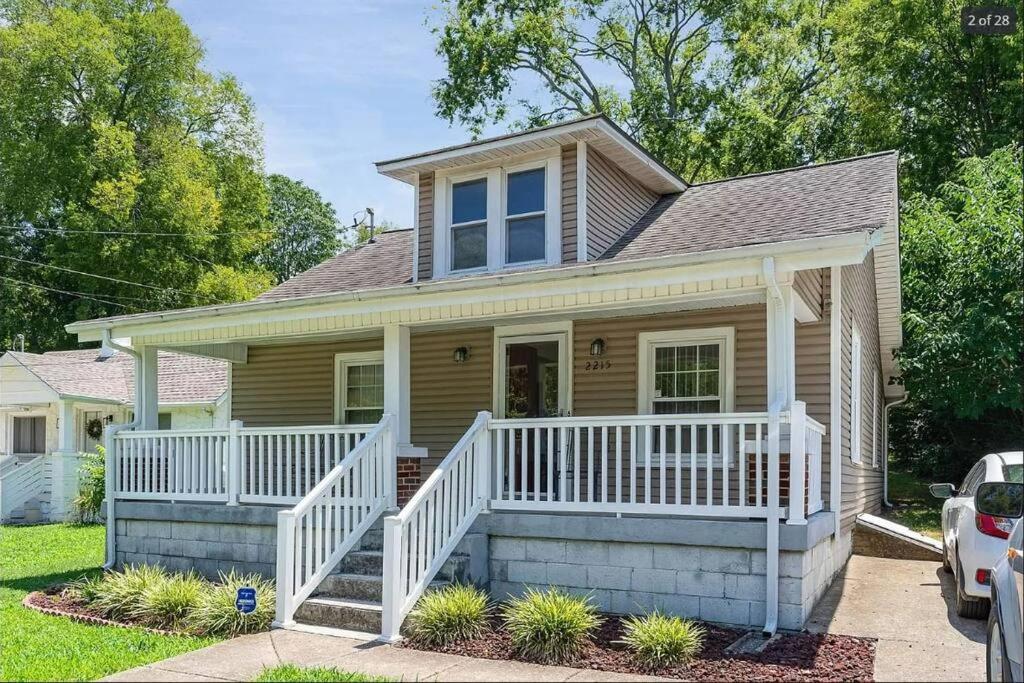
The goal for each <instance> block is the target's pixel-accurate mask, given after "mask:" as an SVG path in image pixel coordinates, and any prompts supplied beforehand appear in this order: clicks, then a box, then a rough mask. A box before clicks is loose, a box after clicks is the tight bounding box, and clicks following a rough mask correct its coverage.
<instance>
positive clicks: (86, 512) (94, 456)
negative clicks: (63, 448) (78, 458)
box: [71, 446, 106, 524]
mask: <svg viewBox="0 0 1024 683" xmlns="http://www.w3.org/2000/svg"><path fill="white" fill-rule="evenodd" d="M81 455H82V462H81V463H80V464H79V467H78V495H77V496H75V499H74V500H73V501H71V517H72V519H73V521H75V522H79V523H82V524H88V523H91V522H95V521H97V520H98V519H99V517H100V509H101V508H102V506H103V497H104V495H105V494H106V478H105V465H104V463H105V460H106V450H104V448H103V446H97V447H96V452H95V453H82V454H81Z"/></svg>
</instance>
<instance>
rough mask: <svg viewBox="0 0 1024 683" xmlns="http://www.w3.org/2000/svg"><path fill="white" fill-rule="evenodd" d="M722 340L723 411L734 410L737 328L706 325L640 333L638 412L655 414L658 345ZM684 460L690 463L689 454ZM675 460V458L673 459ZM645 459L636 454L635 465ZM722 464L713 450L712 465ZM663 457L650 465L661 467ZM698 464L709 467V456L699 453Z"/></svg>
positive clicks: (720, 341)
mask: <svg viewBox="0 0 1024 683" xmlns="http://www.w3.org/2000/svg"><path fill="white" fill-rule="evenodd" d="M715 343H718V344H721V345H722V347H723V348H722V352H721V353H720V354H719V367H718V370H719V373H720V377H721V380H722V394H721V400H722V412H723V413H731V412H733V411H734V410H735V390H736V328H734V327H704V328H695V329H685V330H661V331H658V332H641V333H640V334H639V335H638V336H637V349H636V353H637V383H636V386H637V395H636V404H637V414H638V415H652V414H654V396H653V389H654V350H655V349H656V348H658V347H659V346H666V345H673V344H715ZM684 461H685V462H686V463H687V464H689V462H690V461H689V458H688V457H687V458H685V459H684ZM673 462H674V461H673ZM644 464H645V463H644V461H643V459H641V458H636V459H635V461H634V462H633V466H634V467H636V468H642V467H644ZM721 464H722V455H721V453H712V454H711V466H712V467H714V466H720V465H721ZM660 466H661V458H660V457H657V456H655V457H653V458H651V467H660ZM697 466H698V467H707V466H708V463H707V456H706V455H705V454H701V455H699V456H697Z"/></svg>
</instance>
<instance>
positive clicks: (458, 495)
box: [381, 411, 491, 642]
mask: <svg viewBox="0 0 1024 683" xmlns="http://www.w3.org/2000/svg"><path fill="white" fill-rule="evenodd" d="M490 423H491V413H489V412H488V411H481V412H480V413H477V416H476V420H474V421H473V424H472V425H470V427H469V429H467V430H466V433H465V434H463V435H462V438H461V439H459V441H458V443H456V444H455V445H454V446H453V447H452V449H451V450H450V451H449V452H448V455H447V456H445V458H444V460H442V461H441V464H440V465H438V466H437V468H436V469H435V470H434V471H433V473H432V474H431V475H430V477H429V478H428V479H427V481H426V482H425V483H424V484H423V486H421V487H420V488H419V490H418V491H417V492H416V494H415V495H414V496H413V497H412V499H410V500H409V502H408V503H406V504H405V506H404V507H403V508H402V510H401V511H400V512H399V513H398V514H397V515H393V516H390V517H385V518H384V587H383V588H384V589H383V600H382V603H383V604H382V607H383V614H382V617H381V639H382V640H384V641H387V642H393V641H395V640H397V639H398V637H399V629H400V628H401V626H402V621H403V620H404V619H405V616H406V615H407V614H408V613H409V611H410V610H411V609H412V607H413V606H414V605H415V604H416V601H417V600H419V598H420V596H421V595H422V594H423V592H424V591H425V590H426V588H427V586H429V585H430V582H431V580H433V578H434V576H436V575H437V572H438V571H439V570H440V569H441V567H442V566H444V563H445V562H446V561H447V560H448V558H449V556H451V554H452V551H454V550H455V547H456V546H457V545H458V543H459V541H461V540H462V537H463V536H464V535H465V534H466V532H467V531H468V530H469V528H470V527H471V526H472V525H473V522H474V521H475V520H476V517H477V515H479V514H480V512H481V511H483V510H484V509H486V507H487V504H488V501H489V500H490V470H491V432H490ZM438 508H440V510H441V511H442V513H445V514H442V515H440V516H439V515H437V514H436V510H437V509H438ZM414 520H415V526H416V528H415V529H414V528H413V525H412V523H413V521H414ZM414 545H415V548H413V546H414Z"/></svg>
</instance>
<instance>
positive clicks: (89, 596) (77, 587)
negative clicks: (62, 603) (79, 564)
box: [67, 576, 103, 604]
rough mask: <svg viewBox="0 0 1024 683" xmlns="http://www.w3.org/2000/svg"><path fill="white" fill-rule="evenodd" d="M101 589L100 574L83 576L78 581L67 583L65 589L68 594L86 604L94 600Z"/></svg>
mask: <svg viewBox="0 0 1024 683" xmlns="http://www.w3.org/2000/svg"><path fill="white" fill-rule="evenodd" d="M102 589H103V577H102V576H83V577H82V578H80V579H79V580H78V581H75V582H73V583H71V584H69V585H68V587H67V591H68V593H69V594H70V595H72V596H73V597H75V598H77V599H78V600H81V601H82V602H84V603H86V604H91V603H94V602H96V600H97V599H98V598H99V597H100V593H101V592H102Z"/></svg>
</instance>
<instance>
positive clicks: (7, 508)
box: [0, 455, 50, 519]
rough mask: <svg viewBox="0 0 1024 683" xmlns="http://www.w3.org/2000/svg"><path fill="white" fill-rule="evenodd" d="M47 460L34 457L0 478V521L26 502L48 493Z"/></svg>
mask: <svg viewBox="0 0 1024 683" xmlns="http://www.w3.org/2000/svg"><path fill="white" fill-rule="evenodd" d="M49 474H50V473H49V467H48V458H47V457H46V456H44V455H40V456H36V457H35V458H32V459H31V460H29V461H28V462H26V463H22V464H21V465H18V466H17V467H14V468H13V469H10V470H9V471H8V472H7V473H6V474H4V475H3V477H0V519H7V518H8V517H9V516H10V515H11V513H12V512H13V511H14V510H16V509H17V508H19V507H21V506H22V505H24V504H25V503H27V502H28V501H30V500H32V499H33V498H35V497H37V496H41V495H43V494H45V493H47V492H48V491H49V484H50V481H49V479H50V477H49Z"/></svg>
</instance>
